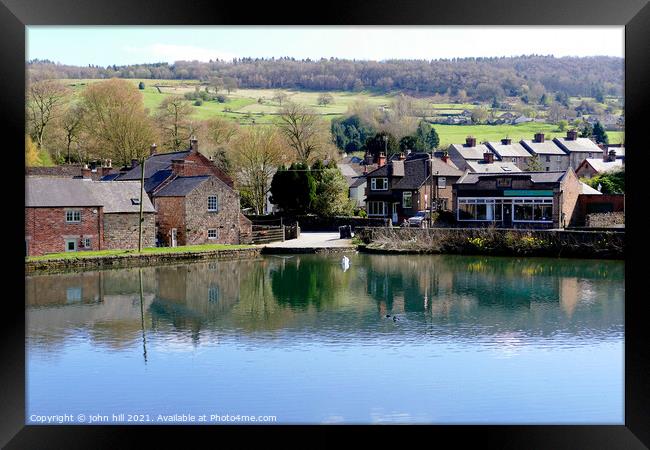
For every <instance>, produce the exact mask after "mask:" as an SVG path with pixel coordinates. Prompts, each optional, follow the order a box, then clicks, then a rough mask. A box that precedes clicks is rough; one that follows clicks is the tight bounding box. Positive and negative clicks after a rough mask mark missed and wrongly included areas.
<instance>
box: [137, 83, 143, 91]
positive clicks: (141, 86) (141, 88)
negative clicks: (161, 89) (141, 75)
mask: <svg viewBox="0 0 650 450" xmlns="http://www.w3.org/2000/svg"><path fill="white" fill-rule="evenodd" d="M138 89H140V90H143V89H144V81H141V82H140V83H138Z"/></svg>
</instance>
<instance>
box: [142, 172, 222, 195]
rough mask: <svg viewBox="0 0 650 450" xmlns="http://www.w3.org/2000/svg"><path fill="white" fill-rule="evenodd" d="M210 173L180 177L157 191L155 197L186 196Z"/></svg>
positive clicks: (206, 178) (207, 177) (208, 176)
mask: <svg viewBox="0 0 650 450" xmlns="http://www.w3.org/2000/svg"><path fill="white" fill-rule="evenodd" d="M209 178H210V175H200V176H195V177H178V178H175V179H174V180H172V181H171V182H170V183H169V184H167V185H166V186H165V187H163V188H162V189H161V190H159V191H158V192H156V194H155V195H154V196H155V197H185V196H186V195H187V194H189V193H190V192H192V191H193V190H194V189H196V188H197V187H198V186H199V185H200V184H201V183H203V182H204V181H206V180H208V179H209Z"/></svg>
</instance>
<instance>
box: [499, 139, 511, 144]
mask: <svg viewBox="0 0 650 450" xmlns="http://www.w3.org/2000/svg"><path fill="white" fill-rule="evenodd" d="M501 144H502V145H510V144H512V139H510V138H505V139H501Z"/></svg>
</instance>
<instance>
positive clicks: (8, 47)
mask: <svg viewBox="0 0 650 450" xmlns="http://www.w3.org/2000/svg"><path fill="white" fill-rule="evenodd" d="M1 1H2V4H1V5H0V21H1V26H0V46H1V47H2V55H3V58H2V60H3V63H4V64H2V65H1V66H0V80H2V84H3V85H4V86H5V91H4V95H3V98H2V104H3V108H1V110H0V114H2V115H3V117H2V118H3V121H2V122H1V123H2V129H3V130H4V132H5V133H4V138H5V139H4V143H5V145H6V147H5V148H4V150H5V151H4V153H3V159H5V160H6V164H5V166H4V167H5V171H4V174H3V175H4V178H5V180H4V186H5V191H4V192H5V195H4V196H3V197H4V203H5V205H6V204H7V203H8V204H9V205H10V206H9V207H10V209H11V210H15V214H5V217H6V219H5V220H4V221H3V227H4V229H5V233H3V236H5V237H9V238H8V239H6V242H7V241H8V242H10V243H11V244H12V245H13V244H15V247H11V248H10V250H9V248H7V249H6V250H5V258H4V260H5V261H6V264H5V277H6V278H5V280H6V282H5V293H7V292H8V291H9V290H8V289H6V288H7V287H8V286H11V287H12V288H13V289H12V293H13V295H8V294H5V295H4V296H3V297H4V299H3V300H4V305H3V308H4V310H5V314H3V317H5V321H4V324H3V325H4V326H3V327H2V341H1V342H2V346H3V347H4V350H6V351H5V352H3V353H4V354H5V355H6V356H5V357H4V358H3V363H2V380H3V382H2V385H1V387H0V392H2V395H1V399H2V400H1V401H0V404H1V405H2V406H1V407H2V416H1V417H2V418H1V419H0V445H2V446H3V447H5V448H8V449H11V448H68V449H70V448H87V447H92V448H123V447H131V446H134V445H135V442H136V438H140V437H142V436H141V434H140V433H143V434H144V435H145V439H146V440H144V441H142V442H144V443H147V444H151V443H152V442H155V441H158V442H160V443H165V442H172V441H171V439H172V437H176V436H179V435H185V433H193V436H192V440H194V439H197V442H198V439H201V438H202V437H204V436H195V435H194V433H199V434H200V435H209V437H210V438H211V439H214V438H215V437H217V438H218V439H219V441H214V440H212V442H213V444H215V445H216V444H218V443H223V442H227V441H225V439H226V438H227V437H234V436H229V435H231V434H233V433H236V434H237V437H238V438H240V439H241V438H242V437H244V438H246V436H247V435H249V433H250V432H251V431H256V432H260V431H263V432H265V433H269V434H272V435H273V436H269V439H274V438H275V439H277V440H275V439H274V440H275V442H278V443H281V444H282V445H286V444H287V443H292V442H297V441H298V440H297V439H296V438H295V436H294V435H293V433H294V432H295V430H285V429H284V427H250V426H236V427H223V426H220V427H195V426H176V427H158V426H151V427H135V426H134V427H126V426H107V427H96V426H60V425H57V426H26V425H25V424H24V422H25V326H24V322H25V308H24V303H22V300H24V285H22V284H20V282H19V281H18V280H19V279H21V277H22V278H23V279H24V275H25V274H24V249H23V248H22V245H21V244H22V242H23V236H24V223H23V222H22V221H20V220H16V219H15V218H16V217H22V214H23V212H21V211H22V210H24V200H23V199H24V178H23V177H24V173H20V172H19V170H18V169H17V168H18V167H20V164H21V162H20V159H21V158H23V155H22V151H20V149H21V148H23V146H24V125H25V123H24V95H23V94H24V92H25V53H24V51H25V26H28V25H202V24H205V25H207V24H210V25H234V24H250V25H263V24H268V25H271V24H278V25H290V24H296V25H298V24H299V25H316V24H331V25H552V26H557V25H624V26H625V91H626V102H625V115H626V130H625V131H626V135H625V144H626V147H631V148H632V151H631V152H628V155H627V156H628V163H627V164H626V166H627V170H626V171H627V177H626V183H627V188H626V191H627V201H626V204H627V208H626V216H627V219H626V222H627V223H626V228H627V230H626V243H629V244H631V245H626V267H625V277H626V302H625V328H626V329H625V425H621V426H597V425H593V426H416V427H411V428H408V431H407V433H408V435H409V436H408V437H410V438H418V439H424V442H428V443H429V444H427V445H436V444H438V443H439V442H441V439H445V440H448V442H452V443H453V444H452V445H454V446H456V445H458V444H461V445H462V444H466V443H468V442H474V443H476V444H478V445H481V446H486V445H487V446H490V445H492V446H496V447H499V448H513V449H514V448H526V449H531V448H550V449H562V448H571V449H575V448H626V449H634V448H647V446H649V445H650V432H649V429H648V428H649V427H648V424H650V414H649V409H650V407H649V406H648V405H650V398H649V396H648V391H649V387H650V381H648V380H649V379H650V377H649V376H648V375H650V370H649V367H648V360H649V353H650V346H649V345H648V344H647V343H648V342H650V340H648V326H647V325H646V324H645V323H644V321H645V319H646V318H647V315H645V314H644V313H643V311H644V309H645V308H644V304H643V303H644V302H646V301H648V300H647V298H646V297H647V295H644V289H643V288H644V286H643V284H642V280H643V278H644V275H645V274H644V273H643V272H642V271H641V269H642V268H644V267H643V266H642V265H641V264H637V263H636V262H635V261H633V256H632V255H633V254H635V257H639V261H643V259H641V257H642V256H643V254H644V253H642V252H644V250H645V248H644V247H646V245H643V244H644V243H645V242H647V240H648V238H647V237H645V236H644V235H643V230H644V229H645V228H646V227H644V218H643V214H642V211H643V208H642V207H641V205H643V204H644V198H647V194H646V189H647V188H645V189H644V186H643V185H642V184H641V180H642V179H643V178H642V177H643V175H642V174H641V170H642V169H641V168H642V167H643V166H642V165H641V164H642V161H643V160H642V158H641V155H642V154H643V153H642V152H643V151H647V150H648V149H646V148H644V144H645V146H646V147H647V146H648V142H650V139H648V138H647V137H646V134H647V131H646V130H645V128H644V125H645V126H648V125H647V124H648V123H650V122H648V121H647V120H646V119H647V116H648V114H647V112H646V110H647V109H648V105H649V104H650V101H649V100H650V98H649V97H650V87H648V85H647V82H648V81H650V58H649V55H650V32H649V31H648V30H650V4H648V3H647V2H646V1H644V0H631V1H626V2H625V3H621V1H620V0H619V1H616V0H596V1H588V0H564V1H562V0H550V1H545V2H539V1H536V0H518V1H514V0H510V1H507V2H506V1H503V0H502V1H498V0H482V1H476V2H470V1H467V0H456V1H453V2H445V3H442V2H430V1H429V2H428V1H425V0H408V1H401V2H388V1H376V2H374V3H372V4H370V3H368V2H365V3H362V2H357V3H344V2H341V3H336V4H330V5H326V4H322V5H321V7H320V8H319V10H316V9H312V7H311V4H307V3H297V2H296V3H294V4H292V3H290V2H283V3H281V4H274V3H271V2H264V3H262V4H260V5H256V4H254V3H251V2H246V3H244V2H229V3H225V2H224V3H222V2H207V1H195V2H192V3H190V2H183V3H182V4H179V3H178V2H172V1H156V2H145V1H140V2H135V1H128V0H111V1H110V2H108V1H100V0H92V1H88V0H87V1H84V2H80V1H76V0H59V1H47V0H38V1H37V0H1ZM289 11H295V12H294V13H293V16H292V15H290V14H289ZM635 161H638V164H637V163H635ZM22 164H24V161H23V162H22ZM646 178H647V177H646ZM16 192H17V193H16ZM7 212H8V211H7ZM11 218H13V220H11ZM630 233H632V234H630ZM301 428H302V429H303V430H307V431H309V433H310V434H311V433H323V434H322V436H323V440H322V441H321V442H322V443H326V442H328V443H329V444H330V445H337V444H340V443H342V442H341V441H340V439H341V437H340V436H339V432H340V431H341V430H344V431H348V430H349V429H350V427H329V428H327V429H326V431H325V432H323V428H322V427H301ZM400 431H401V430H400ZM242 435H243V436H242ZM371 435H372V436H373V437H376V438H379V439H381V440H382V441H383V442H385V443H388V442H390V441H391V440H394V443H400V442H403V441H402V439H403V438H404V437H403V436H399V434H396V433H395V428H394V427H392V426H391V427H378V428H374V429H373V430H372V432H371ZM152 439H153V441H152ZM183 440H184V442H185V443H186V444H189V443H190V442H192V441H190V440H189V439H187V438H185V437H183ZM241 442H246V443H248V441H241ZM269 442H270V441H269ZM148 446H149V445H148Z"/></svg>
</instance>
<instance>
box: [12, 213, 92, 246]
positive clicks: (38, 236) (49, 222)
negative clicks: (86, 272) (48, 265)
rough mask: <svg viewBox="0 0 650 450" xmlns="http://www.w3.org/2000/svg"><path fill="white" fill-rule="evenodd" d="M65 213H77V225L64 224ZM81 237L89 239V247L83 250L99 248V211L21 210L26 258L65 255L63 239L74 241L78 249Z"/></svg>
mask: <svg viewBox="0 0 650 450" xmlns="http://www.w3.org/2000/svg"><path fill="white" fill-rule="evenodd" d="M66 210H75V211H81V222H80V223H66V221H65V214H66ZM93 211H96V212H93ZM84 238H90V244H91V247H90V248H88V249H85V250H101V249H102V248H103V247H102V241H103V239H104V227H103V208H101V207H92V208H25V240H26V241H27V254H28V255H29V256H38V255H44V254H47V253H60V252H65V251H66V248H65V241H66V239H76V240H77V247H78V248H79V247H80V242H81V240H82V239H84ZM81 250H82V249H80V251H81Z"/></svg>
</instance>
